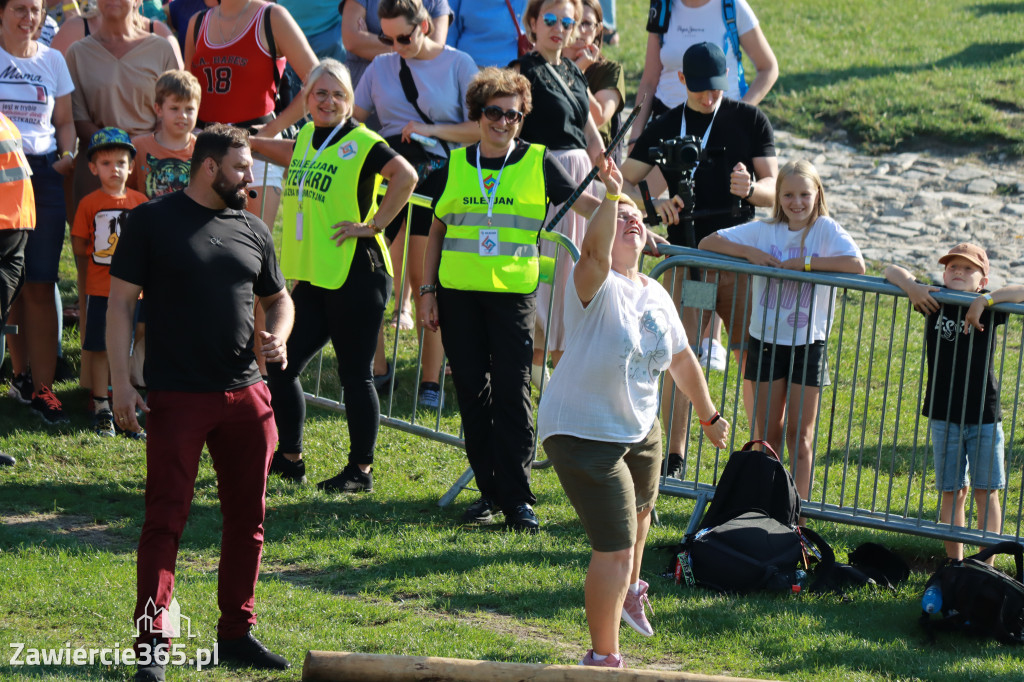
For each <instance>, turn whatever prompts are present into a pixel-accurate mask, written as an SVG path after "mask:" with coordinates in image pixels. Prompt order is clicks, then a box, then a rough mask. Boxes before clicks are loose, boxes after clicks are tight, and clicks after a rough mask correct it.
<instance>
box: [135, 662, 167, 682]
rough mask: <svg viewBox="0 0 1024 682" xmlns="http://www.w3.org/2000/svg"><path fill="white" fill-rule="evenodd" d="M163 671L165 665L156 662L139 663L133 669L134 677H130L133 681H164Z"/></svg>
mask: <svg viewBox="0 0 1024 682" xmlns="http://www.w3.org/2000/svg"><path fill="white" fill-rule="evenodd" d="M165 672H166V669H165V667H164V666H162V665H159V664H157V663H151V664H149V665H140V666H139V667H138V669H137V670H136V671H135V677H134V678H132V679H133V680H135V682H164V679H165V677H164V673H165Z"/></svg>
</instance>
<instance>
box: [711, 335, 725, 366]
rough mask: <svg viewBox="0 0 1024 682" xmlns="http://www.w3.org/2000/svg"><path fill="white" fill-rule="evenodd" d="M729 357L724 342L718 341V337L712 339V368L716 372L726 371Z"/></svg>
mask: <svg viewBox="0 0 1024 682" xmlns="http://www.w3.org/2000/svg"><path fill="white" fill-rule="evenodd" d="M727 359H728V357H727V356H726V353H725V348H724V347H723V346H722V344H720V343H719V342H718V339H711V369H713V370H715V371H716V372H724V371H725V364H726V360H727Z"/></svg>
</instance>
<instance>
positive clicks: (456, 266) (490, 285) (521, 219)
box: [434, 145, 548, 294]
mask: <svg viewBox="0 0 1024 682" xmlns="http://www.w3.org/2000/svg"><path fill="white" fill-rule="evenodd" d="M475 153H476V150H475V149H474V150H473V154H475ZM484 173H485V177H484V185H485V187H486V186H488V182H491V183H493V182H494V181H495V179H496V178H497V175H498V172H497V171H491V170H484ZM485 201H486V200H484V199H483V197H482V194H481V192H480V179H479V177H478V176H477V168H476V163H475V156H474V158H473V159H469V158H467V150H466V148H463V149H456V150H453V151H452V153H451V160H450V161H449V163H448V184H447V185H445V188H444V191H443V192H442V193H441V196H440V197H439V198H438V200H437V205H436V207H435V211H434V212H435V214H436V215H437V216H438V217H439V218H440V219H441V220H442V221H443V222H444V223H445V225H446V226H447V227H446V231H445V239H444V241H443V242H442V250H441V264H440V267H439V268H438V279H439V281H440V282H441V284H442V286H445V287H447V288H449V289H461V290H464V291H495V292H506V293H517V294H528V293H530V292H532V291H534V290H535V289H536V288H537V280H538V277H539V274H540V267H539V265H540V257H539V256H540V253H539V250H538V248H537V233H538V232H539V231H540V229H541V227H542V226H543V224H544V215H545V213H546V212H547V207H548V199H547V191H546V188H545V185H544V147H543V146H541V145H530V147H529V148H528V149H527V150H526V153H525V154H524V155H523V157H522V158H521V159H519V160H518V161H516V162H515V163H513V164H510V165H507V166H506V167H505V170H504V172H503V173H502V176H501V184H500V185H499V186H498V190H497V194H496V196H495V199H494V210H493V213H492V215H491V219H490V222H491V224H490V225H488V224H487V223H488V218H487V214H486V212H481V211H480V205H481V203H482V202H485ZM484 205H486V204H485V203H484Z"/></svg>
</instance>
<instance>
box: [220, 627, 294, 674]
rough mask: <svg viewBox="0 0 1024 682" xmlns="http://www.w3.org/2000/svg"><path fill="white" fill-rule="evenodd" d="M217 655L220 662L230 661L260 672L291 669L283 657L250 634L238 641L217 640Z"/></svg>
mask: <svg viewBox="0 0 1024 682" xmlns="http://www.w3.org/2000/svg"><path fill="white" fill-rule="evenodd" d="M217 654H218V655H219V657H220V661H221V662H224V661H231V662H232V663H237V664H239V665H246V666H249V667H250V668H260V669H261V670H287V669H288V668H290V667H292V664H291V663H289V662H288V661H287V660H286V659H285V657H284V656H281V655H280V654H275V653H274V652H272V651H270V650H269V649H267V647H265V646H263V643H262V642H261V641H260V640H258V639H256V638H255V637H253V636H252V633H251V632H248V633H246V635H245V637H239V638H238V639H219V638H218V639H217Z"/></svg>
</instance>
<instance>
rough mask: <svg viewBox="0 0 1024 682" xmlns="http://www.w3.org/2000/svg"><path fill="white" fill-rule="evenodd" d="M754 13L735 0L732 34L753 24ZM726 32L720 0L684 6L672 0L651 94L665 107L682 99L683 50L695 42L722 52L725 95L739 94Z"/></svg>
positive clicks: (741, 0)
mask: <svg viewBox="0 0 1024 682" xmlns="http://www.w3.org/2000/svg"><path fill="white" fill-rule="evenodd" d="M757 25H758V24H757V17H756V16H754V10H752V9H750V5H749V4H747V0H736V35H737V36H741V35H743V34H744V33H746V32H747V31H752V30H754V28H756V27H757ZM728 36H729V32H728V29H727V28H726V26H725V18H724V17H723V16H722V0H708V1H707V2H706V3H704V4H703V5H701V6H700V7H687V6H686V5H684V4H683V3H682V0H672V13H671V16H670V17H669V21H668V31H666V32H665V35H664V36H663V38H664V41H663V42H662V46H661V77H660V78H659V80H658V89H657V91H656V92H655V95H656V96H657V98H658V99H660V100H661V101H662V102H664V103H665V105H666V106H668V108H669V109H671V108H672V107H676V106H679V105H680V104H682V103H683V102H685V101H686V86H685V85H683V84H682V83H680V82H679V74H680V73H682V71H683V54H685V53H686V51H687V50H688V49H689V48H690V47H691V46H693V45H696V44H697V43H705V42H707V43H714V44H715V45H718V46H719V47H721V48H722V52H724V53H725V64H726V66H728V67H729V89H728V90H726V91H725V96H726V97H728V98H729V99H739V98H740V80H739V65H738V64H737V63H736V53H735V52H734V51H733V48H732V45H731V44H730V43H729V37H728Z"/></svg>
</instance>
